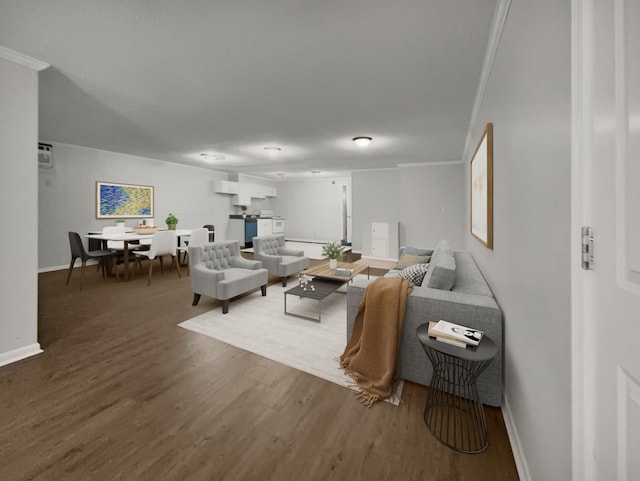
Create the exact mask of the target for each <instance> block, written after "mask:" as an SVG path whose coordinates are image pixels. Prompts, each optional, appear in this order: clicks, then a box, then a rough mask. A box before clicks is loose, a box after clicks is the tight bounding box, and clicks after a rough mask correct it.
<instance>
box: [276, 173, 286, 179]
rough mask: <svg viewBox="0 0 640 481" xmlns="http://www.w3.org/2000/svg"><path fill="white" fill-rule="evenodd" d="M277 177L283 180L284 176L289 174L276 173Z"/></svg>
mask: <svg viewBox="0 0 640 481" xmlns="http://www.w3.org/2000/svg"><path fill="white" fill-rule="evenodd" d="M276 175H277V176H278V177H280V178H281V179H284V176H285V175H287V173H286V172H276Z"/></svg>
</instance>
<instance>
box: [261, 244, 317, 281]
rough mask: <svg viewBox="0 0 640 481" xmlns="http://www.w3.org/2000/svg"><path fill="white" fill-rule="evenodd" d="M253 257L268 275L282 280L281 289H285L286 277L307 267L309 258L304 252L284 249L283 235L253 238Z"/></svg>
mask: <svg viewBox="0 0 640 481" xmlns="http://www.w3.org/2000/svg"><path fill="white" fill-rule="evenodd" d="M253 256H254V258H255V259H256V260H259V261H261V262H262V264H263V265H264V266H265V267H266V268H267V269H268V270H269V274H271V275H273V276H278V277H280V278H281V279H282V287H286V285H287V277H289V276H291V275H293V274H297V273H298V272H300V271H303V270H305V269H306V268H307V267H309V258H308V257H305V256H304V251H297V250H294V249H290V248H288V247H286V245H285V242H284V234H274V235H266V236H260V237H254V238H253Z"/></svg>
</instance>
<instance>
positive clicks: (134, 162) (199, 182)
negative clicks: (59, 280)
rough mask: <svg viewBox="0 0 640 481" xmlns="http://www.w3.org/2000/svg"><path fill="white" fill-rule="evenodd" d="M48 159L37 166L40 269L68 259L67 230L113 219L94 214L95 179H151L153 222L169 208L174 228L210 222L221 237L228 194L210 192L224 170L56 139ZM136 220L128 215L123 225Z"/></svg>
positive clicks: (63, 264) (98, 226)
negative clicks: (175, 220) (46, 165)
mask: <svg viewBox="0 0 640 481" xmlns="http://www.w3.org/2000/svg"><path fill="white" fill-rule="evenodd" d="M53 161H54V169H51V170H47V169H39V194H40V197H39V216H38V221H39V222H38V232H39V238H40V242H39V245H38V249H39V262H38V266H39V267H40V268H41V269H47V268H52V267H67V266H68V265H69V259H70V251H69V238H68V234H67V233H68V232H69V231H75V232H78V233H80V234H81V235H83V234H84V233H86V232H88V231H89V230H95V229H98V230H100V229H102V227H104V226H105V225H111V224H112V223H113V221H112V220H102V219H96V192H95V189H96V185H95V183H96V181H98V180H99V181H106V182H119V183H125V184H142V185H151V186H153V187H154V197H155V199H154V204H155V205H154V207H155V223H156V224H157V225H159V226H164V225H165V223H164V220H165V218H166V216H167V214H169V212H172V213H173V214H174V215H176V217H178V219H179V223H178V228H183V229H191V228H194V227H202V226H203V225H204V224H213V225H214V226H215V227H216V240H222V239H225V234H226V227H227V220H228V217H229V213H230V212H232V211H233V210H234V209H235V208H233V207H232V205H231V200H232V196H231V195H226V194H217V193H215V192H214V182H215V180H226V179H227V178H228V175H227V174H226V173H223V172H217V171H213V170H209V169H201V168H197V167H190V166H185V165H177V164H170V163H167V162H161V161H157V160H153V159H147V158H143V157H135V156H131V155H125V154H118V153H115V152H107V151H104V150H97V149H90V148H85V147H78V146H74V145H68V144H59V143H53ZM34 165H35V164H34ZM35 170H36V169H34V172H33V176H34V178H36V173H35ZM34 182H35V181H34ZM136 223H137V220H135V219H130V220H127V225H135V224H136ZM85 245H86V243H85ZM34 249H35V246H34Z"/></svg>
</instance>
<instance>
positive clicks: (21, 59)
mask: <svg viewBox="0 0 640 481" xmlns="http://www.w3.org/2000/svg"><path fill="white" fill-rule="evenodd" d="M0 58H3V59H5V60H9V61H10V62H14V63H17V64H18V65H22V66H23V67H28V68H30V69H33V70H36V71H38V72H39V71H41V70H44V69H46V68H48V67H49V66H50V65H49V64H48V63H46V62H43V61H41V60H38V59H36V58H33V57H29V56H28V55H24V54H21V53H19V52H16V51H15V50H11V49H9V48H6V47H2V46H0Z"/></svg>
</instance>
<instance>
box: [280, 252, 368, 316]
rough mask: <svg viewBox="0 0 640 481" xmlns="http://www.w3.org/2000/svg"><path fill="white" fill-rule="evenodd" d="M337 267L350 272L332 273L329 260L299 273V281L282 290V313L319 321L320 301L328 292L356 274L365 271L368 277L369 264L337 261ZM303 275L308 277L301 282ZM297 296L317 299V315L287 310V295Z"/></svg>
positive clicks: (330, 292)
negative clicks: (306, 280) (344, 274)
mask: <svg viewBox="0 0 640 481" xmlns="http://www.w3.org/2000/svg"><path fill="white" fill-rule="evenodd" d="M338 268H340V269H349V270H350V271H351V272H350V274H349V275H348V276H336V275H334V269H331V268H330V267H329V262H328V261H327V262H326V263H323V264H319V265H317V266H314V267H311V268H309V269H306V270H304V271H302V272H301V273H300V283H299V284H298V285H297V286H295V287H292V288H291V289H289V290H287V291H285V292H284V313H285V314H287V315H289V316H295V317H300V318H302V319H307V320H310V321H316V322H321V320H322V301H323V300H324V299H326V298H327V297H328V296H329V295H330V294H332V293H334V292H335V291H337V290H338V289H339V288H340V287H341V286H343V285H344V284H346V283H347V282H350V281H351V280H352V279H353V278H354V277H355V276H357V275H358V274H360V273H362V272H364V271H365V270H366V271H367V277H369V266H365V265H362V264H350V263H348V262H339V263H338ZM303 277H309V278H310V280H309V281H308V282H306V283H305V282H303V280H302V278H303ZM288 295H290V296H298V297H300V298H305V299H315V300H317V301H318V317H317V318H315V317H311V316H304V315H302V314H295V313H293V312H289V311H287V296H288Z"/></svg>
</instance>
